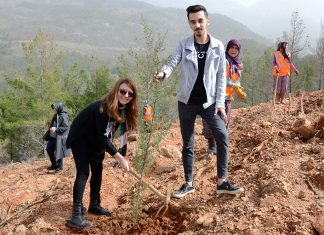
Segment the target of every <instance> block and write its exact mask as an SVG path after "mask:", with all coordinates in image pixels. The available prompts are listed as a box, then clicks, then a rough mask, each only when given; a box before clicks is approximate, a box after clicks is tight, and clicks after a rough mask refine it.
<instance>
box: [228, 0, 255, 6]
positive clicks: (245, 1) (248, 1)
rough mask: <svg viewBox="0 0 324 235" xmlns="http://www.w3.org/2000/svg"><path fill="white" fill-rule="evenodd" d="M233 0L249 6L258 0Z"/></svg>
mask: <svg viewBox="0 0 324 235" xmlns="http://www.w3.org/2000/svg"><path fill="white" fill-rule="evenodd" d="M232 1H233V2H236V3H239V4H241V5H243V6H246V7H250V6H252V5H253V4H254V3H256V2H258V1H259V0H232Z"/></svg>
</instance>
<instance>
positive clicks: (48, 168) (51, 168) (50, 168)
mask: <svg viewBox="0 0 324 235" xmlns="http://www.w3.org/2000/svg"><path fill="white" fill-rule="evenodd" d="M55 168H56V167H55V166H53V165H51V166H49V167H47V168H46V169H47V170H48V171H51V170H55Z"/></svg>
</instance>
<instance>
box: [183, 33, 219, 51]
mask: <svg viewBox="0 0 324 235" xmlns="http://www.w3.org/2000/svg"><path fill="white" fill-rule="evenodd" d="M208 36H209V41H210V43H209V45H210V47H211V48H215V47H219V42H218V40H216V39H215V38H214V37H212V36H211V35H210V34H208ZM185 48H186V50H190V51H194V50H195V35H194V34H193V35H192V36H190V37H189V38H188V40H187V42H186V45H185Z"/></svg>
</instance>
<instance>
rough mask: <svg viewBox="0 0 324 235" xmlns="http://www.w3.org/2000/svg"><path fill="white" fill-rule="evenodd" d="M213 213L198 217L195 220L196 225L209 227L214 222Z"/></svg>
mask: <svg viewBox="0 0 324 235" xmlns="http://www.w3.org/2000/svg"><path fill="white" fill-rule="evenodd" d="M214 215H215V214H214V213H212V212H210V213H207V214H204V215H203V216H200V217H199V218H198V219H197V224H199V225H203V226H209V225H211V224H212V223H213V222H214Z"/></svg>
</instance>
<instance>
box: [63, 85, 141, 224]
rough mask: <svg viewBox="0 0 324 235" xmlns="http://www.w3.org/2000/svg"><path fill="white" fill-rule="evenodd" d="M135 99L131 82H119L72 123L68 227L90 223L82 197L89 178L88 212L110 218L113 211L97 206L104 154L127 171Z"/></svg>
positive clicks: (135, 106) (134, 88) (135, 115)
mask: <svg viewBox="0 0 324 235" xmlns="http://www.w3.org/2000/svg"><path fill="white" fill-rule="evenodd" d="M137 110H138V98H137V91H136V87H135V85H134V83H133V82H132V81H131V80H129V79H119V80H118V81H117V82H116V83H115V85H114V86H113V88H112V90H111V91H110V92H109V93H108V94H107V95H106V96H105V97H104V98H103V99H102V100H99V101H97V102H95V103H93V104H91V105H89V106H88V107H87V108H85V109H84V110H82V111H81V112H80V113H79V114H78V116H77V117H76V118H75V120H74V121H73V123H72V125H71V128H70V133H69V136H68V139H67V146H68V147H69V148H72V153H73V157H74V161H75V165H76V179H75V182H74V186H73V210H72V218H71V219H70V220H69V221H68V222H67V225H68V226H69V227H73V228H81V229H83V228H87V227H90V226H91V224H90V222H88V221H87V220H86V219H85V218H84V217H83V215H84V213H83V204H82V200H83V194H84V189H85V185H86V182H87V179H88V177H89V166H90V169H91V179H90V205H89V208H88V212H89V213H92V214H97V215H106V216H111V215H112V212H110V211H109V210H107V209H104V208H102V207H101V205H100V187H101V181H102V168H103V159H104V155H105V151H107V152H108V153H109V154H110V155H112V156H114V157H115V158H116V160H117V161H118V162H119V164H120V166H121V167H122V168H124V169H126V170H129V163H128V160H127V159H126V158H125V157H124V156H125V155H126V150H127V145H126V143H127V142H126V141H127V131H130V130H134V129H136V127H137V116H138V113H137ZM118 127H119V129H120V138H121V140H120V145H121V146H120V148H119V149H118V150H117V149H116V147H115V146H114V145H113V143H112V139H113V136H114V133H115V132H116V130H117V128H118Z"/></svg>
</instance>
